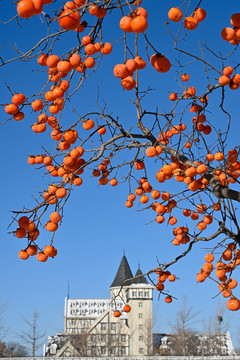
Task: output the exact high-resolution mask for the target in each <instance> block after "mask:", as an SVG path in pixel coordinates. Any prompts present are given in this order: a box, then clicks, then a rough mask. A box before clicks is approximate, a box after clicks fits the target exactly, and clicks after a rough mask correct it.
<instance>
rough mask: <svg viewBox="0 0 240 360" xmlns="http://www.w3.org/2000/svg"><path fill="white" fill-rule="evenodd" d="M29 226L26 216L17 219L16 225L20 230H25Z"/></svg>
mask: <svg viewBox="0 0 240 360" xmlns="http://www.w3.org/2000/svg"><path fill="white" fill-rule="evenodd" d="M28 224H29V218H28V217H27V216H21V217H20V218H19V219H18V225H19V227H20V228H23V229H26V228H27V226H28Z"/></svg>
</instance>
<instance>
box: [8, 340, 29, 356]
mask: <svg viewBox="0 0 240 360" xmlns="http://www.w3.org/2000/svg"><path fill="white" fill-rule="evenodd" d="M28 355H29V354H28V351H27V349H26V348H25V347H24V346H22V345H20V344H19V343H17V342H9V343H7V344H6V345H5V348H4V351H3V353H2V357H25V356H28Z"/></svg>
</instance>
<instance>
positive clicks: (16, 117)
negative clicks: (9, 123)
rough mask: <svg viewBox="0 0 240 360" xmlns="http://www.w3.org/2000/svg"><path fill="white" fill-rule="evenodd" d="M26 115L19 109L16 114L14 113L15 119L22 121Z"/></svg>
mask: <svg viewBox="0 0 240 360" xmlns="http://www.w3.org/2000/svg"><path fill="white" fill-rule="evenodd" d="M24 117H25V115H24V113H23V112H22V111H19V112H18V113H16V114H15V115H13V118H14V120H16V121H20V120H22V119H24Z"/></svg>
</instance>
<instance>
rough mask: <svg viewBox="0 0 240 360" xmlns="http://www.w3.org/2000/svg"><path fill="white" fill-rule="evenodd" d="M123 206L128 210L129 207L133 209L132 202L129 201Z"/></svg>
mask: <svg viewBox="0 0 240 360" xmlns="http://www.w3.org/2000/svg"><path fill="white" fill-rule="evenodd" d="M125 206H126V207H128V208H131V207H133V202H132V201H131V200H127V201H126V202H125Z"/></svg>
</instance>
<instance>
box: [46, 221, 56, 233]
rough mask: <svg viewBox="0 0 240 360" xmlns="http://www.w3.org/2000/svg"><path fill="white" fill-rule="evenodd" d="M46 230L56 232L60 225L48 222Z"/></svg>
mask: <svg viewBox="0 0 240 360" xmlns="http://www.w3.org/2000/svg"><path fill="white" fill-rule="evenodd" d="M45 229H46V230H48V231H53V232H54V231H56V230H57V229H58V224H57V223H54V222H52V221H48V222H47V223H46V225H45Z"/></svg>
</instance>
